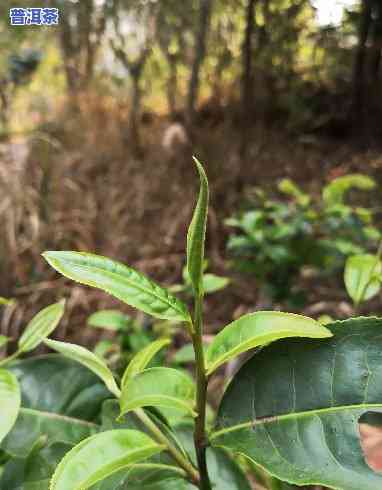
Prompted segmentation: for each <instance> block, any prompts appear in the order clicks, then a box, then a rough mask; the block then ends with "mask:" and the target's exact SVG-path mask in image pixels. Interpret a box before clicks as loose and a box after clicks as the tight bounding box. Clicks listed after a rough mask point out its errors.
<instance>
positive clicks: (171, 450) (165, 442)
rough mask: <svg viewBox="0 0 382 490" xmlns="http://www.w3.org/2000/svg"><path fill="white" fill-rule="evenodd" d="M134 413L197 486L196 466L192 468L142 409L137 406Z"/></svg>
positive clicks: (198, 478) (197, 474) (198, 480)
mask: <svg viewBox="0 0 382 490" xmlns="http://www.w3.org/2000/svg"><path fill="white" fill-rule="evenodd" d="M134 413H135V415H136V416H137V417H138V418H139V420H140V421H141V422H142V424H144V425H145V426H146V427H147V428H148V429H149V431H150V432H151V433H152V434H153V436H154V437H155V439H156V440H157V441H158V442H159V443H161V444H163V445H164V446H166V449H167V451H168V452H169V453H170V454H171V456H172V457H173V458H174V460H175V461H176V462H177V463H178V465H179V466H180V467H181V468H183V470H184V471H185V472H186V473H187V475H189V478H190V480H191V481H192V483H194V484H195V485H197V486H198V485H199V482H200V477H199V473H198V471H197V470H196V468H194V466H193V465H192V464H191V463H190V462H189V461H188V460H187V459H186V458H185V457H184V456H183V454H182V453H181V452H180V451H179V450H178V449H176V448H175V447H174V446H173V445H172V444H171V442H170V441H169V440H168V439H167V437H166V436H165V435H164V434H163V432H162V431H161V430H160V429H159V427H158V426H157V425H156V424H155V423H154V422H153V421H152V420H151V419H150V417H149V416H148V415H147V414H146V413H145V412H144V410H142V409H141V408H139V409H137V410H134Z"/></svg>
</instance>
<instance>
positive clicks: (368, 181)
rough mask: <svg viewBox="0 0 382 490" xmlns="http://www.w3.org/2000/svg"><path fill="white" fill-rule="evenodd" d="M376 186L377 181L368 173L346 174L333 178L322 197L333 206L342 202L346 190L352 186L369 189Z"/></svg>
mask: <svg viewBox="0 0 382 490" xmlns="http://www.w3.org/2000/svg"><path fill="white" fill-rule="evenodd" d="M375 186H376V183H375V181H374V180H373V179H372V178H371V177H369V176H367V175H362V174H350V175H344V176H343V177H338V178H337V179H334V180H332V182H330V184H328V185H327V186H325V187H324V190H323V193H322V197H323V200H324V202H325V204H326V205H330V206H333V205H336V204H342V203H343V200H344V196H345V194H346V192H347V191H348V190H349V189H351V188H355V189H360V190H365V191H368V190H371V189H374V187H375Z"/></svg>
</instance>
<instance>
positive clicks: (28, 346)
mask: <svg viewBox="0 0 382 490" xmlns="http://www.w3.org/2000/svg"><path fill="white" fill-rule="evenodd" d="M64 310H65V301H64V300H62V301H60V302H59V303H55V304H53V305H50V306H48V307H46V308H44V309H43V310H41V311H40V312H39V313H37V315H36V316H35V317H33V318H32V320H31V321H30V322H29V323H28V325H27V326H26V328H25V330H24V332H23V334H22V336H21V337H20V339H19V342H18V348H19V351H20V352H29V351H31V350H33V349H35V348H36V347H37V346H38V345H39V344H40V343H41V342H42V341H43V340H44V339H45V338H46V337H48V336H49V335H50V334H51V333H52V332H53V330H54V329H55V328H56V327H57V325H58V323H59V321H60V320H61V318H62V316H63V314H64Z"/></svg>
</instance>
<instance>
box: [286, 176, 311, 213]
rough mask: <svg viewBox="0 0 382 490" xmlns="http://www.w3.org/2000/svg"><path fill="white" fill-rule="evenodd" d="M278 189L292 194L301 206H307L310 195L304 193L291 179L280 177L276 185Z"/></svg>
mask: <svg viewBox="0 0 382 490" xmlns="http://www.w3.org/2000/svg"><path fill="white" fill-rule="evenodd" d="M278 189H279V191H281V192H283V193H284V194H287V195H288V196H292V197H294V198H295V199H296V201H297V202H298V204H300V205H301V206H307V205H308V204H309V203H310V196H308V194H305V192H303V191H302V190H301V189H300V188H299V187H298V186H297V185H296V184H295V183H294V182H293V181H292V180H290V179H282V180H281V181H280V182H279V185H278Z"/></svg>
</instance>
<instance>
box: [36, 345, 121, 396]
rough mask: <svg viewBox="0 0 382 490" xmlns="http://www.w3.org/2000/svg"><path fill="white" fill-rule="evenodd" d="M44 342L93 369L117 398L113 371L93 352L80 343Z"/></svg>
mask: <svg viewBox="0 0 382 490" xmlns="http://www.w3.org/2000/svg"><path fill="white" fill-rule="evenodd" d="M45 344H46V345H47V346H48V347H50V348H51V349H53V350H55V351H57V352H60V353H61V354H62V355H64V356H65V357H68V358H69V359H73V360H74V361H77V362H79V363H81V364H82V365H83V366H86V367H87V368H88V369H90V371H93V373H94V374H96V375H97V376H98V377H99V378H100V379H102V381H103V382H104V383H105V385H106V387H107V388H108V389H109V390H110V391H111V393H113V394H114V395H115V396H116V397H117V398H118V397H119V396H120V394H121V392H120V390H119V388H118V386H117V383H116V382H115V379H114V376H113V373H112V372H111V371H110V369H109V368H108V367H107V365H106V364H105V362H104V361H103V359H101V358H100V357H98V356H96V355H95V354H93V352H90V351H89V350H87V349H85V347H82V346H80V345H75V344H69V343H68V342H59V341H58V340H45Z"/></svg>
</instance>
